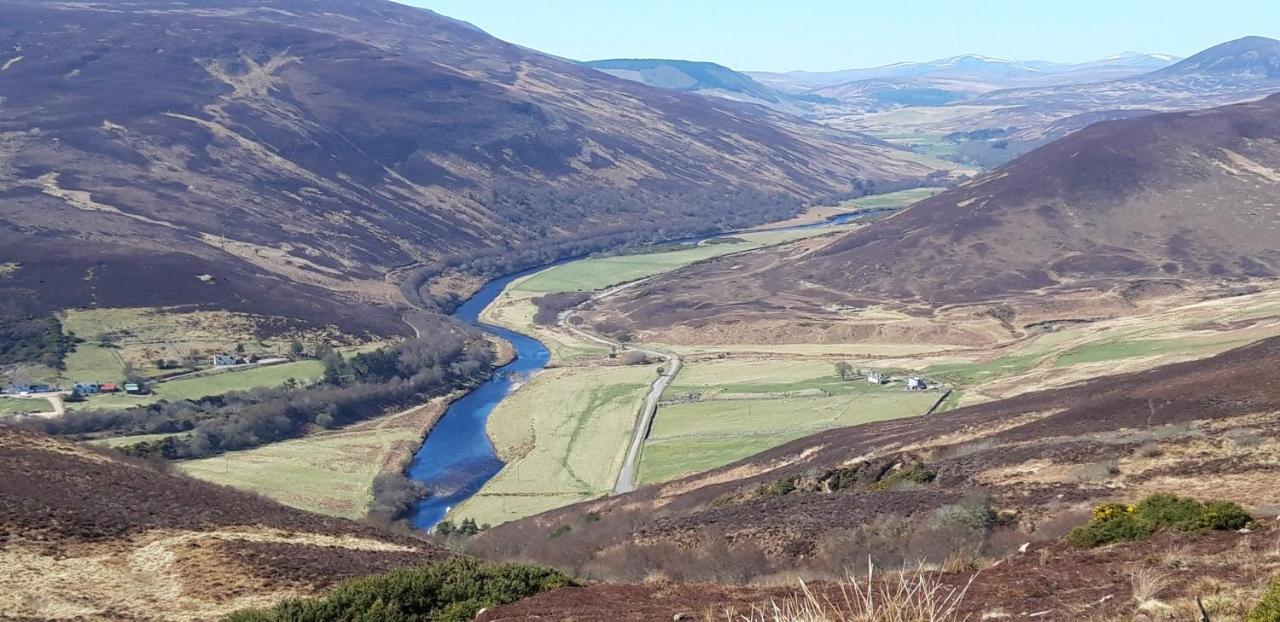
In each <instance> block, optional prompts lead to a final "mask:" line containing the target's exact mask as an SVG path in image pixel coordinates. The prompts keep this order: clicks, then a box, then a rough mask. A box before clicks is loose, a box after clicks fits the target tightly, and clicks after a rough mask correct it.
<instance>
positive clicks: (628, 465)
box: [559, 279, 684, 495]
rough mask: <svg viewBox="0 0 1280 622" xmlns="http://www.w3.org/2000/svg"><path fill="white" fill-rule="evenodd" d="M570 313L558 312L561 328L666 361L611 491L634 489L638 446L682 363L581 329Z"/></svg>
mask: <svg viewBox="0 0 1280 622" xmlns="http://www.w3.org/2000/svg"><path fill="white" fill-rule="evenodd" d="M647 280H648V279H640V280H639V281H632V282H630V283H624V284H622V285H618V286H616V287H613V288H611V289H607V290H605V291H603V292H600V293H599V294H597V295H596V296H593V297H592V298H593V299H594V300H600V299H601V298H605V297H608V296H612V295H614V294H616V293H618V292H620V291H622V290H624V289H627V288H628V287H632V286H634V285H637V284H639V283H640V282H642V281H647ZM571 315H573V312H572V311H567V312H565V313H562V314H561V315H560V318H559V324H560V327H561V328H564V329H565V330H567V331H569V332H571V333H573V334H575V335H578V336H580V337H583V338H585V339H589V340H591V341H594V342H596V343H600V344H604V345H607V346H610V347H614V348H619V349H624V350H631V351H633V352H640V353H642V354H645V355H647V356H652V357H654V358H657V359H660V360H662V361H664V365H666V369H665V370H664V371H663V373H662V374H659V375H658V377H657V378H654V380H653V384H652V385H651V386H650V387H649V393H648V395H646V396H645V398H644V404H643V405H642V406H641V407H640V416H639V417H638V418H637V421H636V429H635V433H634V434H633V435H632V437H631V445H630V446H629V447H627V457H626V459H625V460H623V461H622V468H621V469H620V470H619V471H618V481H617V482H616V483H615V484H614V485H613V494H615V495H620V494H623V493H628V492H631V491H632V490H635V489H636V463H637V462H638V461H639V460H640V450H641V449H642V448H643V447H644V441H645V439H647V438H649V429H650V428H652V427H653V418H654V416H655V415H657V414H658V402H660V401H661V400H662V394H663V392H665V391H666V390H667V387H668V386H670V385H671V381H672V380H673V379H675V377H676V374H678V373H680V368H681V367H682V366H683V365H684V362H683V361H681V360H680V357H678V356H676V355H675V353H672V352H663V351H661V350H653V349H648V348H640V347H635V346H627V345H624V344H622V343H621V342H618V341H614V340H612V339H608V338H605V337H602V336H600V335H596V334H594V333H590V332H587V331H585V330H582V329H581V328H578V327H577V326H574V325H572V324H570V323H569V317H570V316H571Z"/></svg>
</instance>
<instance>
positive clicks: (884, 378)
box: [867, 371, 889, 384]
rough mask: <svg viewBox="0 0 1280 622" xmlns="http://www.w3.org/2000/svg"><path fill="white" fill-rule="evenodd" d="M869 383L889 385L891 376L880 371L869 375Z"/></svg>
mask: <svg viewBox="0 0 1280 622" xmlns="http://www.w3.org/2000/svg"><path fill="white" fill-rule="evenodd" d="M867 382H870V383H871V384H889V376H888V375H886V374H882V373H880V372H878V371H872V372H871V373H869V374H867Z"/></svg>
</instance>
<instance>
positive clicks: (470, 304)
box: [406, 210, 891, 529]
mask: <svg viewBox="0 0 1280 622" xmlns="http://www.w3.org/2000/svg"><path fill="white" fill-rule="evenodd" d="M885 211H891V210H867V211H862V212H857V213H854V214H840V215H838V216H835V217H832V218H831V219H829V220H826V221H821V222H816V223H811V224H807V225H796V226H791V227H779V228H777V229H773V230H774V231H781V230H790V229H813V228H818V227H828V226H832V225H839V224H844V223H848V222H853V221H857V220H862V219H865V218H868V217H871V216H875V215H879V214H882V213H883V212H885ZM726 235H732V234H729V233H721V234H717V235H712V236H705V237H700V238H690V239H687V240H679V242H687V243H696V242H700V241H702V240H707V239H711V238H715V237H724V236H726ZM568 261H572V260H571V259H567V260H563V261H559V262H556V263H552V264H548V265H545V266H539V267H537V268H532V269H529V270H524V271H522V272H517V273H515V274H509V275H507V276H504V277H502V278H498V279H494V280H492V281H489V282H488V283H486V284H485V286H484V287H482V288H481V289H480V291H478V292H476V293H475V294H474V295H473V296H471V298H468V299H467V301H466V302H465V303H463V304H462V306H460V307H458V310H457V311H454V313H453V317H454V318H455V319H457V320H460V321H463V322H467V323H469V324H471V325H473V326H476V327H478V328H480V329H481V330H483V331H485V332H487V333H490V334H492V335H495V336H497V337H499V338H501V339H505V340H507V341H508V342H510V343H511V345H512V346H514V349H515V358H514V359H512V360H511V362H510V363H507V364H506V365H504V366H502V367H500V368H498V370H497V371H496V372H495V373H494V375H493V377H492V378H490V379H489V380H488V381H487V382H485V383H484V384H482V385H480V386H479V387H477V388H476V389H474V390H472V391H471V392H470V393H468V394H466V395H465V396H463V397H462V398H460V399H458V400H455V401H454V402H453V403H452V404H450V405H449V407H448V409H446V410H445V412H444V415H442V416H441V417H440V420H439V421H438V422H436V425H435V427H433V428H431V432H430V433H429V434H427V438H426V441H424V442H423V444H422V448H421V449H419V450H418V453H417V455H415V456H414V458H413V462H412V463H411V464H410V465H409V468H408V470H407V471H406V474H407V475H408V476H409V478H410V479H413V480H415V481H419V482H422V483H424V484H426V485H427V487H428V489H429V490H431V493H432V494H431V496H430V497H428V498H426V499H424V500H422V501H420V502H419V503H418V505H417V506H416V507H415V509H414V511H413V514H412V515H411V516H410V521H411V522H412V524H413V526H414V527H417V528H419V529H430V528H432V527H434V526H435V525H436V523H438V522H440V521H441V520H442V519H443V518H444V516H445V514H446V513H448V511H449V509H450V508H452V507H454V506H456V505H458V504H459V503H462V502H463V501H466V500H467V499H468V498H470V497H471V495H474V494H476V492H478V491H479V490H480V488H481V487H482V486H484V484H485V482H488V481H489V479H490V478H492V477H493V476H494V475H497V474H498V471H500V470H502V466H503V463H502V460H500V459H498V456H497V454H496V453H495V452H494V450H493V444H492V443H491V442H490V441H489V436H488V434H486V433H485V424H486V422H487V421H488V420H489V414H490V413H492V412H493V409H494V408H495V407H497V406H498V404H499V403H501V402H502V400H503V399H505V398H506V397H507V395H509V394H510V393H511V391H512V390H513V389H514V388H515V387H516V386H518V385H519V383H521V382H523V381H524V380H526V379H527V378H529V377H530V376H531V375H533V374H534V373H536V372H538V371H541V370H542V369H543V368H544V367H546V365H547V362H548V361H550V360H551V352H550V351H548V350H547V348H546V346H544V345H542V343H541V342H539V341H538V340H537V339H534V338H533V337H530V336H528V335H524V334H521V333H517V332H515V331H511V330H507V329H505V328H502V327H501V326H494V325H492V324H485V323H483V322H481V321H480V313H481V312H483V311H484V309H485V307H488V306H489V305H490V304H491V303H492V302H493V301H494V300H495V299H497V298H498V296H499V295H501V294H502V291H503V290H504V289H506V288H507V286H508V285H510V284H511V282H512V281H514V280H516V279H518V278H520V277H522V276H525V275H528V274H533V273H534V272H538V271H541V270H545V269H547V268H550V267H552V266H556V265H559V264H561V263H566V262H568Z"/></svg>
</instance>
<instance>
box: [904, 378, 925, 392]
mask: <svg viewBox="0 0 1280 622" xmlns="http://www.w3.org/2000/svg"><path fill="white" fill-rule="evenodd" d="M928 388H929V383H928V382H925V379H924V378H920V377H918V376H912V377H910V378H907V390H908V391H925V390H927V389H928Z"/></svg>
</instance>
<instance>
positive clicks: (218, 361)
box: [213, 354, 237, 367]
mask: <svg viewBox="0 0 1280 622" xmlns="http://www.w3.org/2000/svg"><path fill="white" fill-rule="evenodd" d="M236 362H237V361H236V357H234V356H231V355H230V354H215V355H213V366H214V367H226V366H228V365H235V364H236Z"/></svg>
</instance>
